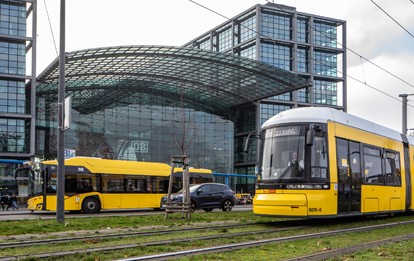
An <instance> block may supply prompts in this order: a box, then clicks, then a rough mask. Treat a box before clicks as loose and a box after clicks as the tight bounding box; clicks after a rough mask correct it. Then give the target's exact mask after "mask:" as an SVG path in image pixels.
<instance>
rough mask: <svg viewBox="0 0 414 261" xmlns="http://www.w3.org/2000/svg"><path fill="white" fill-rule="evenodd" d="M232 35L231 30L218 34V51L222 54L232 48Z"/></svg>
mask: <svg viewBox="0 0 414 261" xmlns="http://www.w3.org/2000/svg"><path fill="white" fill-rule="evenodd" d="M232 40H233V38H232V34H231V28H229V29H227V30H225V31H223V32H221V33H219V34H218V50H217V51H220V52H225V51H227V50H228V49H230V48H231V47H232V45H233V44H232V42H233V41H232Z"/></svg>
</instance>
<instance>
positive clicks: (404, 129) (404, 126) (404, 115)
mask: <svg viewBox="0 0 414 261" xmlns="http://www.w3.org/2000/svg"><path fill="white" fill-rule="evenodd" d="M411 95H414V94H400V97H401V98H402V133H403V134H405V135H407V100H408V99H407V97H408V96H411Z"/></svg>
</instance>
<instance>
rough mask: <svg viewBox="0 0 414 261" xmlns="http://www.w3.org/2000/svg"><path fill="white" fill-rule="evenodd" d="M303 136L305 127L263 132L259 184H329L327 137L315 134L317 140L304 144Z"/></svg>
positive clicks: (322, 134)
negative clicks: (268, 182)
mask: <svg viewBox="0 0 414 261" xmlns="http://www.w3.org/2000/svg"><path fill="white" fill-rule="evenodd" d="M305 133H306V131H305V126H289V127H275V128H269V129H266V130H265V131H264V133H263V137H264V140H263V154H262V172H261V180H262V181H264V182H266V181H271V182H272V183H302V182H305V183H307V182H327V181H328V179H329V176H328V156H327V146H326V135H325V134H324V132H322V131H319V132H314V134H315V135H316V136H315V137H314V138H313V139H312V140H311V141H306V136H307V135H306V134H305ZM307 142H310V144H307ZM306 144H307V145H306ZM305 155H308V156H307V157H309V158H308V159H307V158H306V156H305Z"/></svg>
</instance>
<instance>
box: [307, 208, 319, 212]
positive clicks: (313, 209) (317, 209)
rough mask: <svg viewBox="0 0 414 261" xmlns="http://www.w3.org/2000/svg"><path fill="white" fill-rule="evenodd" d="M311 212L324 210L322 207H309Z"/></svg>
mask: <svg viewBox="0 0 414 261" xmlns="http://www.w3.org/2000/svg"><path fill="white" fill-rule="evenodd" d="M309 212H322V208H309Z"/></svg>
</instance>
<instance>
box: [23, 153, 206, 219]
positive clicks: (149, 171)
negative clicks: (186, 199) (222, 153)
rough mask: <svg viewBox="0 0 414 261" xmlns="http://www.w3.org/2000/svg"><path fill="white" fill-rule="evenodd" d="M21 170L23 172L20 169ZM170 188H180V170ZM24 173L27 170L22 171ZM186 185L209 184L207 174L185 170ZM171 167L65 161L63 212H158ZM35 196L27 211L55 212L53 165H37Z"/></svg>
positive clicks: (83, 159)
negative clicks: (134, 210) (141, 210)
mask: <svg viewBox="0 0 414 261" xmlns="http://www.w3.org/2000/svg"><path fill="white" fill-rule="evenodd" d="M22 170H23V169H22ZM175 170H176V172H175V173H174V181H173V187H174V188H176V189H179V187H180V185H181V184H182V171H183V169H182V168H175ZM26 171H27V170H26ZM189 171H190V182H192V183H204V182H211V181H212V173H211V170H208V169H195V168H189ZM170 174H171V166H170V165H168V164H164V163H156V162H136V161H123V160H112V159H100V158H89V157H73V158H69V159H66V160H65V199H64V202H65V207H64V209H65V211H70V212H81V211H82V212H84V213H96V212H99V211H100V210H103V209H105V210H110V209H135V208H154V209H159V208H160V202H161V197H162V196H163V195H165V194H166V193H167V192H168V183H169V176H170ZM33 176H34V177H37V178H34V179H33V182H35V183H36V185H34V186H33V187H35V192H36V195H35V196H33V197H30V198H29V200H28V202H27V203H28V209H29V210H32V211H35V210H49V211H56V199H57V198H56V183H57V161H56V160H51V161H43V162H41V163H40V170H39V173H38V174H37V175H36V174H34V175H33Z"/></svg>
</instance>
